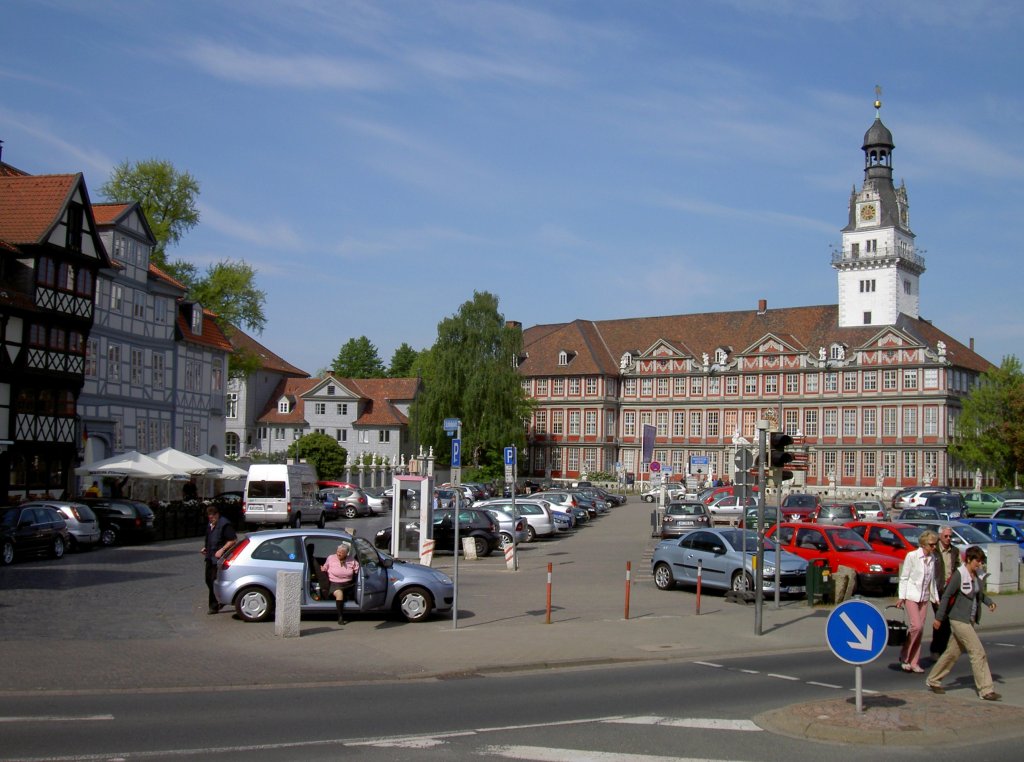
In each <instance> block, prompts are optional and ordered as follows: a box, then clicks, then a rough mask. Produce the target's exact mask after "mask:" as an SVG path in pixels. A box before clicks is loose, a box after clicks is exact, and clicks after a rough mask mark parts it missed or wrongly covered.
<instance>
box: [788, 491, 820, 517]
mask: <svg viewBox="0 0 1024 762" xmlns="http://www.w3.org/2000/svg"><path fill="white" fill-rule="evenodd" d="M819 505H821V499H820V498H819V497H818V496H817V495H811V494H808V493H806V492H790V493H789V494H788V495H786V496H785V497H784V498H782V506H781V507H782V515H783V516H785V517H786V521H809V520H810V517H811V514H813V513H814V512H815V511H816V510H817V509H818V506H819Z"/></svg>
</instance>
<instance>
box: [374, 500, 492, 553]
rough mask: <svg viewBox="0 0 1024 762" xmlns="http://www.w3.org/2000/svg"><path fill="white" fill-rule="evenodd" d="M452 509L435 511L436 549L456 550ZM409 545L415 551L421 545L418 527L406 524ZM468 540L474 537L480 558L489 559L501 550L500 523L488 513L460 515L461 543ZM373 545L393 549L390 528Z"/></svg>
mask: <svg viewBox="0 0 1024 762" xmlns="http://www.w3.org/2000/svg"><path fill="white" fill-rule="evenodd" d="M453 513H454V511H452V510H451V509H450V508H442V509H440V510H436V511H434V543H435V544H434V547H435V548H436V549H437V550H453V549H454V548H455V523H454V521H453V520H452V514H453ZM405 532H406V542H407V543H408V544H409V546H410V547H414V546H415V545H416V543H417V541H418V539H419V538H418V533H419V525H418V524H416V523H410V524H406V526H405ZM466 537H472V538H473V542H474V544H475V545H476V554H477V555H478V556H481V557H483V556H489V555H491V553H493V552H494V551H495V550H497V549H498V548H499V547H501V532H500V530H499V528H498V522H497V521H495V520H494V519H493V518H491V516H490V514H488V513H487V511H483V510H477V509H475V508H463V509H462V510H460V511H459V543H460V544H461V543H462V540H464V539H465V538H466ZM374 545H376V546H377V547H378V548H383V549H385V550H386V549H388V548H390V547H391V527H384V528H383V529H381V530H380V531H379V532H377V535H376V537H375V538H374Z"/></svg>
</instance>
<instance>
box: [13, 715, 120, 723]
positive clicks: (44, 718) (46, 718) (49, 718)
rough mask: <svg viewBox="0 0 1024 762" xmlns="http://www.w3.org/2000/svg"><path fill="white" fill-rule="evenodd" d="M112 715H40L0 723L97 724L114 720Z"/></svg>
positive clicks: (15, 718)
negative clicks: (101, 721)
mask: <svg viewBox="0 0 1024 762" xmlns="http://www.w3.org/2000/svg"><path fill="white" fill-rule="evenodd" d="M112 719H114V715H112V714H88V715H83V716H80V717H71V716H66V715H65V716H61V715H38V716H30V717H0V722H96V721H98V720H112Z"/></svg>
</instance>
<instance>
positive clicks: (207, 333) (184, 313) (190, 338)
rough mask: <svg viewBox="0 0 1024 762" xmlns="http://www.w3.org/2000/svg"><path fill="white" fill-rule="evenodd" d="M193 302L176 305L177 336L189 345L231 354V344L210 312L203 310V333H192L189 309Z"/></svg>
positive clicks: (215, 317)
mask: <svg viewBox="0 0 1024 762" xmlns="http://www.w3.org/2000/svg"><path fill="white" fill-rule="evenodd" d="M194 304H195V303H194V302H184V303H181V304H179V305H178V334H179V336H180V337H181V339H182V340H183V341H187V342H189V343H190V344H199V345H201V346H206V347H210V348H211V349H221V350H223V351H225V352H227V353H228V354H230V353H231V349H232V347H231V342H230V341H228V337H227V336H225V335H224V332H223V331H222V330H221V329H220V326H219V325H217V316H216V315H215V314H214V313H212V312H210V310H206V309H204V310H203V332H202V333H192V321H191V319H190V317H191V308H192V306H193V305H194Z"/></svg>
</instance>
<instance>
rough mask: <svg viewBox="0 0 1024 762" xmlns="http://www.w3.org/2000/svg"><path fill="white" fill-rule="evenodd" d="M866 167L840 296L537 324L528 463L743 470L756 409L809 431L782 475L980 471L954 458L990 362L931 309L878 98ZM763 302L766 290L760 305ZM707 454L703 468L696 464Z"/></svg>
mask: <svg viewBox="0 0 1024 762" xmlns="http://www.w3.org/2000/svg"><path fill="white" fill-rule="evenodd" d="M875 107H876V116H875V120H874V123H873V124H872V125H871V127H870V128H869V129H868V131H867V133H866V134H865V136H864V144H863V146H862V148H863V151H864V181H863V184H862V186H861V188H860V190H859V191H858V190H856V188H855V189H854V191H853V193H852V194H851V196H850V200H849V218H848V222H847V225H846V227H844V228H843V229H842V249H841V250H839V251H835V252H834V253H833V254H832V259H831V265H832V267H833V268H834V269H835V270H836V271H837V274H838V304H830V305H819V306H809V307H789V308H772V307H770V306H769V304H768V301H767V300H766V299H762V300H760V301H759V302H758V304H757V305H756V308H753V309H750V310H741V311H736V312H714V313H704V314H696V315H672V316H665V317H647V318H633V319H621V320H602V321H593V320H583V319H579V320H574V321H572V322H570V323H563V324H557V325H537V326H532V327H530V328H528V329H526V330H525V331H524V332H523V355H522V356H521V357H520V360H519V372H520V374H521V375H522V377H523V381H522V383H523V388H524V389H525V391H526V393H527V394H528V395H529V396H530V397H532V398H533V399H534V400H535V401H536V403H537V406H536V408H535V410H534V413H533V417H532V420H531V421H530V422H529V425H528V431H527V449H528V453H527V454H526V456H527V457H528V460H527V457H521V458H520V462H521V464H523V466H526V465H527V463H528V466H527V473H529V474H530V475H532V476H539V477H543V478H579V477H580V476H581V475H582V474H585V473H589V472H593V471H608V472H615V471H616V469H617V468H618V469H619V470H620V471H622V472H625V473H627V474H634V475H635V477H636V479H638V480H645V479H648V478H650V473H649V468H648V463H647V462H646V459H645V458H644V457H643V455H642V441H641V437H642V432H643V429H644V426H645V425H648V426H653V427H654V432H655V444H654V451H653V458H652V459H653V460H654V461H657V462H658V463H659V465H661V466H665V467H668V468H669V469H670V472H671V474H673V478H677V477H679V476H680V475H684V474H687V473H691V474H694V473H696V471H697V470H702V469H706V471H702V476H703V477H705V478H707V477H712V476H716V475H718V476H723V477H726V478H729V477H731V476H732V473H733V458H734V455H735V452H736V448H737V445H738V444H742V443H743V441H744V440H746V441H747V442H750V443H756V442H757V432H756V422H757V421H758V420H761V419H766V418H767V419H773V420H777V422H778V425H777V428H778V429H779V430H781V431H784V432H785V433H787V434H790V435H792V436H795V437H800V439H799V440H798V441H799V442H801V443H802V444H801V446H802V448H803V449H804V450H805V451H806V453H807V470H806V472H797V473H796V474H795V477H794V480H793V481H792V482H786V483H784V484H783V488H784V489H796V488H800V489H808V490H810V491H825V490H828V489H833V490H834V489H840V490H843V491H844V492H846V493H853V492H865V493H868V492H872V493H877V492H881V491H883V490H887V491H888V492H890V493H891V492H892V491H894V490H895V489H897V488H900V487H902V486H906V485H916V484H948V485H955V486H966V485H968V484H970V483H973V478H974V476H973V474H971V473H969V472H968V471H967V470H966V469H965V468H964V467H963V466H962V465H960V464H958V463H956V462H955V461H954V460H953V459H951V458H950V456H949V453H948V445H949V442H950V439H951V437H952V436H953V434H954V433H955V431H956V425H957V419H958V417H959V414H960V410H961V401H962V399H963V397H964V396H965V395H966V394H967V393H968V392H969V391H970V390H971V389H972V388H973V386H974V385H975V384H976V383H977V381H978V378H979V376H980V374H981V373H983V372H984V371H986V370H988V369H990V368H991V367H992V364H991V363H990V362H989V361H987V360H986V359H985V358H983V357H981V356H980V355H978V354H977V353H976V352H975V351H974V348H973V341H969V342H968V344H966V345H965V344H963V343H961V342H960V341H958V340H957V339H955V338H953V337H952V336H949V335H948V334H946V333H944V332H943V331H942V330H940V329H939V328H937V327H936V326H934V325H933V324H932V323H931V322H930V321H928V320H926V319H925V318H923V317H921V316H920V315H919V314H918V313H919V305H920V285H921V276H922V274H923V273H924V270H925V263H924V259H923V257H922V256H921V255H920V254H919V253H918V252H917V251H916V249H915V243H914V233H913V232H912V231H911V228H910V207H909V203H908V197H907V190H906V187H905V186H904V185H902V184H901V185H900V186H899V187H895V186H894V184H893V168H892V153H893V147H894V144H893V138H892V133H891V132H890V131H889V130H888V129H887V128H886V127H885V125H884V124H883V123H882V120H881V118H880V115H879V113H878V109H880V107H881V103H880V102H877V101H876V103H875ZM752 307H753V305H752ZM694 464H698V465H699V466H700V467H702V468H694Z"/></svg>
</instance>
